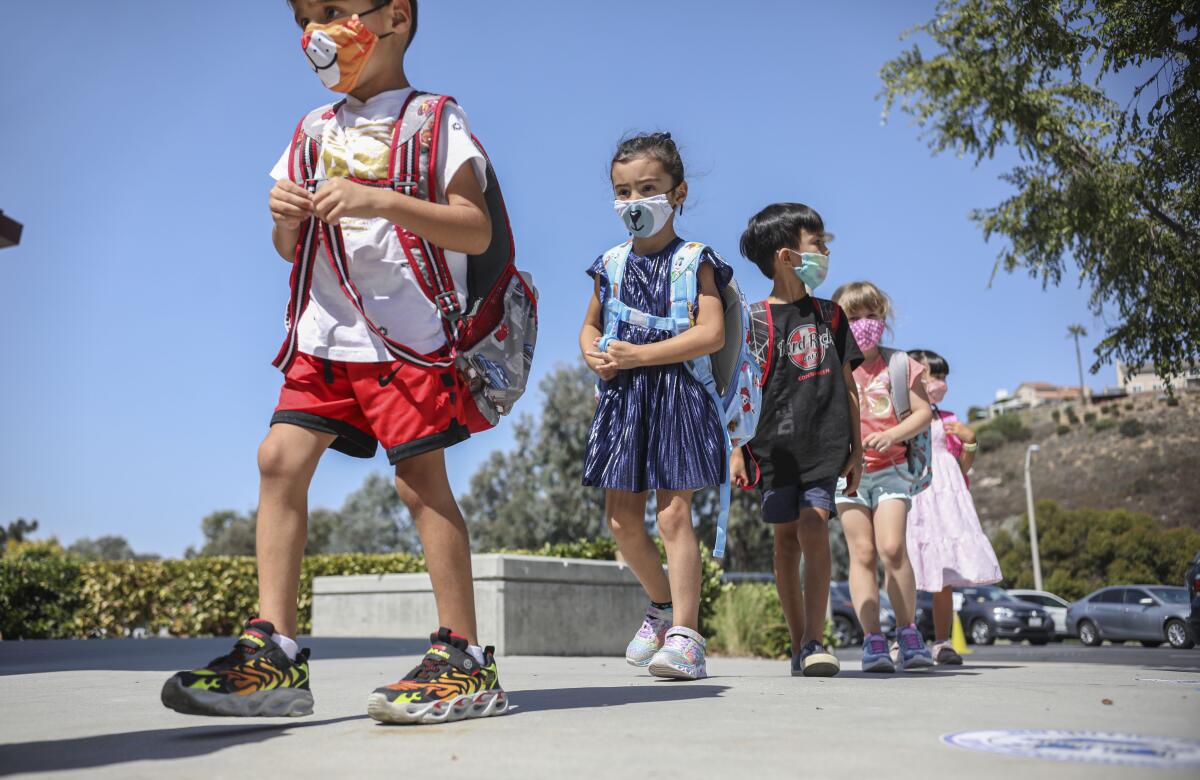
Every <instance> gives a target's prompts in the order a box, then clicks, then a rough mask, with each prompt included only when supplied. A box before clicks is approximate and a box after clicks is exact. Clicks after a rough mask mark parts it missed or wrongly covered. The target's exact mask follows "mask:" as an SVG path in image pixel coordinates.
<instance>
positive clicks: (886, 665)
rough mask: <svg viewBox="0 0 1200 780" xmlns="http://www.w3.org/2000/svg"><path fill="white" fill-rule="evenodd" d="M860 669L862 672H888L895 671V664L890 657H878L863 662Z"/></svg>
mask: <svg viewBox="0 0 1200 780" xmlns="http://www.w3.org/2000/svg"><path fill="white" fill-rule="evenodd" d="M862 670H863V671H864V672H873V673H885V674H890V673H892V672H895V671H896V665H895V664H893V663H892V661H891V659H890V658H880V659H878V660H876V661H874V662H872V663H870V664H867V663H863V667H862Z"/></svg>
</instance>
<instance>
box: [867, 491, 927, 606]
mask: <svg viewBox="0 0 1200 780" xmlns="http://www.w3.org/2000/svg"><path fill="white" fill-rule="evenodd" d="M907 524H908V504H907V503H906V502H905V501H903V500H902V499H891V500H888V501H884V502H882V503H880V505H879V506H877V507H876V508H875V546H876V549H878V550H879V559H880V560H881V561H883V569H884V571H885V572H887V586H888V595H889V596H891V598H892V609H893V610H895V612H896V627H897V628H903V627H904V626H907V625H909V624H910V623H912V622H913V620H914V616H915V615H916V611H917V578H916V575H914V574H913V568H912V563H911V562H909V560H908V541H907V539H906V538H905V534H906V531H907Z"/></svg>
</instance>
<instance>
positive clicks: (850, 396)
mask: <svg viewBox="0 0 1200 780" xmlns="http://www.w3.org/2000/svg"><path fill="white" fill-rule="evenodd" d="M842 381H843V383H844V384H845V385H846V398H847V402H848V403H849V405H850V455H849V457H847V458H846V465H845V466H844V467H843V468H842V476H843V477H845V478H846V490H845V494H846V495H848V496H853V495H855V494H856V493H857V492H858V483H859V480H860V479H862V460H863V444H862V415H861V414H860V413H859V409H858V385H857V384H856V383H855V381H854V369H853V368H851V367H850V364H849V363H843V364H842Z"/></svg>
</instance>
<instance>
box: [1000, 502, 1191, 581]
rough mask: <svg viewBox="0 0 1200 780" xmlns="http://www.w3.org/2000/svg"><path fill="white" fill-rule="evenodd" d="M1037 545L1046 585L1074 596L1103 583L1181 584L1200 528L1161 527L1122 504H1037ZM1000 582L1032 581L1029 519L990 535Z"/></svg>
mask: <svg viewBox="0 0 1200 780" xmlns="http://www.w3.org/2000/svg"><path fill="white" fill-rule="evenodd" d="M1037 525H1038V547H1039V550H1040V554H1041V558H1042V572H1043V573H1044V575H1045V587H1046V589H1047V590H1049V591H1051V592H1054V593H1057V594H1058V595H1060V596H1062V597H1063V598H1066V599H1077V598H1080V597H1081V596H1085V595H1087V594H1088V593H1091V592H1092V591H1093V590H1095V589H1096V588H1099V587H1102V586H1104V585H1122V584H1131V583H1147V584H1164V585H1181V584H1183V575H1184V572H1185V571H1186V570H1187V567H1188V564H1189V563H1190V562H1191V560H1192V558H1193V557H1194V556H1195V555H1196V552H1197V550H1200V532H1197V531H1195V530H1192V529H1190V528H1164V527H1163V526H1162V525H1161V524H1160V523H1159V522H1158V521H1157V520H1155V519H1154V518H1153V517H1151V516H1150V515H1145V514H1139V513H1136V512H1129V511H1127V510H1124V509H1111V510H1107V511H1105V510H1099V509H1066V508H1064V507H1061V506H1059V505H1058V504H1056V503H1055V502H1053V501H1040V502H1038V505H1037ZM992 544H993V547H994V549H995V551H996V557H997V558H999V560H1000V569H1001V571H1002V572H1004V581H1003V583H1002V584H1003V585H1004V586H1005V587H1009V588H1032V587H1033V563H1032V559H1031V555H1030V550H1029V521H1028V518H1027V517H1026V518H1024V519H1023V520H1022V523H1021V526H1020V527H1019V528H1018V529H1016V530H1011V531H1009V530H1000V531H998V532H997V533H995V534H994V535H993V537H992Z"/></svg>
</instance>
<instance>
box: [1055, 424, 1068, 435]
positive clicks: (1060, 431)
mask: <svg viewBox="0 0 1200 780" xmlns="http://www.w3.org/2000/svg"><path fill="white" fill-rule="evenodd" d="M1054 432H1055V433H1057V434H1058V435H1059V436H1066V435H1067V434H1068V433H1070V432H1071V426H1069V425H1060V426H1058V427H1057V428H1055V429H1054Z"/></svg>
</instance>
